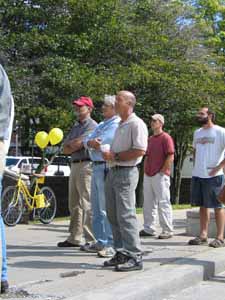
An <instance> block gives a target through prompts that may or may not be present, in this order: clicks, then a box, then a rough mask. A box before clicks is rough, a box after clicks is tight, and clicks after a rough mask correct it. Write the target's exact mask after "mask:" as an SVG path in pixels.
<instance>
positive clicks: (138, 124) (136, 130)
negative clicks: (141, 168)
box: [111, 113, 148, 166]
mask: <svg viewBox="0 0 225 300" xmlns="http://www.w3.org/2000/svg"><path fill="white" fill-rule="evenodd" d="M147 145H148V129H147V126H146V125H145V123H144V122H143V120H142V119H140V118H139V117H137V116H136V114H135V113H132V114H131V115H130V116H129V118H128V119H127V120H126V121H125V122H120V123H119V127H118V128H117V130H116V132H115V136H114V139H113V142H112V146H111V149H112V151H113V152H114V153H118V152H123V151H128V150H132V149H138V150H144V151H146V149H147ZM141 160H142V157H138V158H137V159H133V160H129V161H116V162H112V165H120V166H136V165H137V164H139V163H140V162H141Z"/></svg>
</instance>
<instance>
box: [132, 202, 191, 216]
mask: <svg viewBox="0 0 225 300" xmlns="http://www.w3.org/2000/svg"><path fill="white" fill-rule="evenodd" d="M172 208H173V210H175V209H188V208H191V205H190V204H172ZM136 213H137V214H142V213H143V208H142V207H137V208H136Z"/></svg>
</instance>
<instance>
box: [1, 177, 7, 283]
mask: <svg viewBox="0 0 225 300" xmlns="http://www.w3.org/2000/svg"><path fill="white" fill-rule="evenodd" d="M1 194H2V175H0V195H1ZM0 204H1V202H0ZM0 227H1V228H0V234H1V244H2V274H1V275H2V276H1V281H5V280H8V275H7V261H6V241H5V225H4V222H3V219H2V215H1V205H0Z"/></svg>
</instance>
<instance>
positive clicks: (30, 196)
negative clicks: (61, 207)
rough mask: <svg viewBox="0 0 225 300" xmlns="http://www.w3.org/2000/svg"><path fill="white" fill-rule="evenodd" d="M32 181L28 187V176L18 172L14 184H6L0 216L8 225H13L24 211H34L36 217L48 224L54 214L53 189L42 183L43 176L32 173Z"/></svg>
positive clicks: (54, 200)
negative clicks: (40, 185)
mask: <svg viewBox="0 0 225 300" xmlns="http://www.w3.org/2000/svg"><path fill="white" fill-rule="evenodd" d="M33 176H34V177H33V178H34V183H33V184H32V187H33V188H31V189H29V184H27V182H29V177H28V176H26V175H24V174H20V175H19V177H18V180H17V183H16V185H15V186H8V187H6V188H5V190H4V192H3V194H2V217H3V220H4V223H5V224H6V225H8V226H15V225H16V224H18V223H19V221H20V220H21V217H22V215H23V213H24V212H25V211H30V212H32V211H33V212H34V213H35V214H36V215H37V217H38V219H39V220H40V221H41V222H42V223H44V224H49V223H50V222H51V221H52V220H53V219H54V217H55V214H56V197H55V194H54V192H53V190H52V189H51V188H50V187H48V186H43V187H41V188H40V187H39V184H44V180H45V177H44V176H43V175H40V174H36V175H35V174H34V175H33Z"/></svg>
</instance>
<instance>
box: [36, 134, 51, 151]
mask: <svg viewBox="0 0 225 300" xmlns="http://www.w3.org/2000/svg"><path fill="white" fill-rule="evenodd" d="M34 141H35V143H36V144H37V145H38V147H40V148H41V149H44V148H45V147H46V146H47V145H48V142H49V136H48V134H47V132H45V131H39V132H38V133H37V134H36V135H35V139H34Z"/></svg>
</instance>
